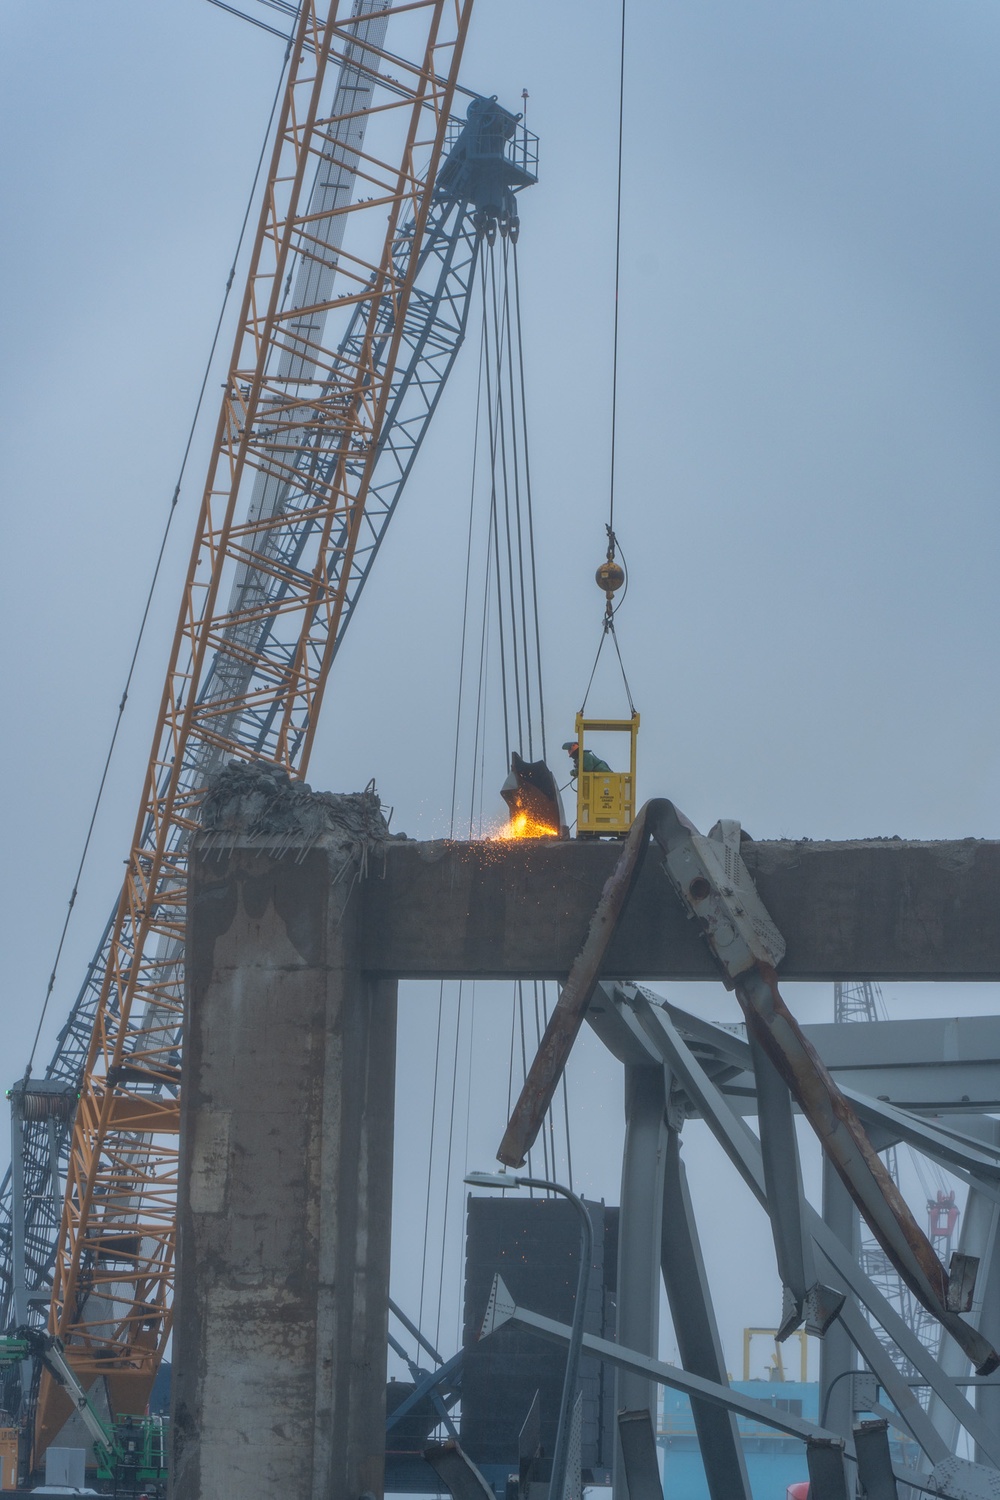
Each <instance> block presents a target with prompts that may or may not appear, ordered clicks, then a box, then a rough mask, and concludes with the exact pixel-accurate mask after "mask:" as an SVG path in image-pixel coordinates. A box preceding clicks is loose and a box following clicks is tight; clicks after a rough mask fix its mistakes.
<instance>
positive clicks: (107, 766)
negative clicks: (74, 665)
mask: <svg viewBox="0 0 1000 1500" xmlns="http://www.w3.org/2000/svg"><path fill="white" fill-rule="evenodd" d="M286 40H287V42H288V45H287V46H286V48H285V55H284V58H283V59H282V63H281V69H280V72H279V74H278V84H277V88H276V89H275V91H274V98H273V100H272V101H271V111H270V114H269V115H268V117H267V125H266V127H265V130H264V138H263V140H262V141H261V145H260V152H259V155H258V157H257V166H256V168H255V170H254V175H253V182H252V183H251V185H250V192H249V195H248V197H247V203H246V208H245V210H244V213H243V222H242V224H241V225H240V232H239V235H238V237H237V240H236V249H235V250H234V252H233V260H232V265H231V266H230V269H229V276H228V278H227V280H226V285H225V290H224V291H223V294H222V303H221V305H220V307H219V316H218V318H217V319H216V323H215V332H214V333H213V335H212V342H211V345H210V347H209V351H208V358H207V359H206V361H205V369H204V372H203V374H202V377H201V385H200V387H199V389H198V397H197V400H196V401H195V406H194V414H193V416H192V418H191V423H190V426H189V428H188V434H187V440H186V442H185V444H184V450H183V453H182V454H181V462H180V468H179V469H178V471H177V481H176V483H175V485H174V491H173V494H172V495H171V497H170V504H169V507H168V509H167V519H166V523H165V525H164V527H163V533H162V535H161V537H160V546H159V550H158V552H157V554H156V562H155V563H154V565H153V574H152V577H151V579H150V582H149V588H148V590H147V592H146V601H145V604H144V605H143V610H142V615H141V617H140V620H139V629H138V632H137V634H136V638H135V644H134V646H133V648H132V656H131V660H130V661H129V667H128V672H127V673H126V676H125V686H124V688H123V690H122V695H121V699H120V701H119V703H118V711H117V713H116V716H115V722H114V727H113V729H112V731H111V739H110V741H109V743H108V748H107V753H106V754H105V757H104V766H103V769H102V771H101V777H100V781H99V782H98V787H97V795H96V797H95V798H94V803H93V807H92V808H91V812H90V821H89V823H88V824H87V832H86V836H85V837H84V841H83V849H82V851H81V853H80V859H79V862H78V864H77V867H76V874H75V875H74V877H73V888H72V890H71V891H70V896H69V901H68V903H67V907H66V915H65V917H64V919H63V925H62V930H61V931H60V934H59V941H58V943H57V945H56V952H55V957H54V959H53V961H52V972H51V973H50V975H49V982H48V985H47V987H46V990H45V998H44V1000H43V1002H42V1010H41V1014H40V1016H39V1018H38V1026H37V1028H36V1030H35V1038H34V1041H33V1042H32V1044H31V1054H30V1056H29V1058H28V1066H27V1068H26V1069H25V1073H24V1076H25V1078H26V1079H27V1078H30V1077H31V1070H32V1067H33V1066H34V1061H35V1053H36V1051H37V1050H38V1042H39V1038H40V1037H41V1034H42V1027H43V1025H44V1024H45V1015H46V1011H47V1010H48V1006H49V1000H50V999H51V998H52V992H53V990H54V989H55V983H56V975H57V973H58V971H59V961H60V959H61V958H62V951H63V948H64V946H65V943H66V934H67V932H68V931H69V924H70V920H71V918H72V916H73V908H74V906H75V905H76V898H77V896H78V894H79V890H80V880H81V877H82V875H83V868H84V865H85V864H86V861H87V855H88V853H89V851H90V842H91V839H92V838H93V834H94V826H95V824H96V822H97V814H98V812H99V811H100V807H101V802H102V800H103V797H104V791H105V787H106V786H107V780H108V773H109V772H110V770H111V761H112V757H113V756H114V752H115V745H116V744H117V742H118V731H119V730H120V728H121V724H122V718H123V717H124V714H125V705H126V704H127V702H128V695H129V690H130V688H131V686H132V679H133V677H134V676H135V669H136V664H137V662H138V659H139V650H140V648H141V646H142V642H143V639H144V637H145V634H146V626H147V625H148V623H149V614H150V610H151V608H152V604H153V596H154V594H155V593H156V585H157V583H158V582H159V578H160V571H161V568H162V566H163V558H164V555H165V553H166V550H167V540H168V538H169V536H170V528H171V526H172V524H173V519H174V516H175V515H176V513H177V503H178V501H179V499H180V493H181V485H182V483H183V482H184V475H185V473H186V471H187V464H188V459H189V458H190V456H191V448H192V445H193V443H194V435H195V431H196V429H197V426H198V420H199V418H200V416H201V408H202V404H203V402H204V399H205V391H206V389H207V387H208V378H209V375H210V373H211V370H212V363H213V361H214V359H215V353H216V350H217V348H218V345H219V336H220V334H221V332H222V322H223V319H224V317H225V313H226V307H227V305H228V303H229V294H230V292H231V291H232V288H233V283H234V281H235V279H236V265H237V262H238V260H239V257H240V251H241V250H242V248H243V241H244V239H245V237H246V232H247V225H248V223H249V222H250V211H251V209H252V208H253V203H254V199H255V198H256V196H257V185H258V183H259V182H260V174H261V170H262V168H263V165H264V157H265V154H266V152H267V143H268V141H269V140H270V138H271V129H272V126H273V125H274V117H275V114H276V112H277V108H278V104H279V103H280V101H281V97H282V94H283V92H284V83H285V72H286V70H287V68H288V59H289V57H290V56H291V48H292V39H291V38H287V39H286Z"/></svg>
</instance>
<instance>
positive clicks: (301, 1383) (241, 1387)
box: [172, 834, 396, 1500]
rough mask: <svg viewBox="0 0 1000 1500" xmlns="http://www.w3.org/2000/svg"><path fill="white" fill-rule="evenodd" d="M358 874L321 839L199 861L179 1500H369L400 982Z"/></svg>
mask: <svg viewBox="0 0 1000 1500" xmlns="http://www.w3.org/2000/svg"><path fill="white" fill-rule="evenodd" d="M206 843H207V845H208V847H206ZM357 874H358V870H357V862H356V860H354V859H351V858H350V856H349V855H347V856H345V849H344V844H343V841H342V840H338V839H337V838H333V839H331V838H329V837H325V838H324V837H320V838H319V839H318V840H314V841H312V844H311V847H310V846H309V844H306V846H305V848H303V846H302V845H301V844H300V845H298V846H295V845H293V847H291V848H287V847H286V848H285V849H284V850H282V851H280V853H279V854H278V855H276V853H275V841H274V840H273V839H270V840H266V839H256V840H255V839H253V838H244V837H233V838H229V837H227V836H226V835H225V834H223V835H215V837H214V839H208V840H206V839H205V838H204V837H203V838H202V840H201V841H200V845H199V847H198V848H196V850H195V851H194V853H193V856H192V862H191V872H190V901H189V941H188V995H187V1014H186V1037H185V1054H184V1089H183V1099H182V1113H181V1164H180V1193H179V1198H180V1202H179V1222H178V1233H179V1247H178V1254H179V1262H180V1276H179V1286H178V1302H177V1318H176V1324H175V1331H174V1353H173V1360H174V1364H173V1383H174V1427H175V1437H174V1443H175V1452H174V1474H173V1490H172V1492H173V1496H174V1500H246V1497H247V1496H252V1497H253V1500H358V1497H359V1496H360V1495H363V1494H364V1493H365V1492H371V1493H373V1494H375V1495H381V1493H382V1484H383V1466H384V1459H383V1448H384V1441H385V1373H386V1372H385V1358H386V1354H385V1351H386V1333H387V1324H388V1306H387V1298H388V1284H389V1235H390V1218H391V1200H392V1133H393V1089H394V1076H395V1037H396V1024H395V1023H396V984H395V981H394V980H392V979H369V978H366V976H365V974H364V973H363V972H362V968H361V962H360V958H361V955H360V942H359V938H360V905H361V889H362V886H361V884H360V883H359V882H358V880H357V878H356V877H357Z"/></svg>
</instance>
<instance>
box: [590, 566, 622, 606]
mask: <svg viewBox="0 0 1000 1500" xmlns="http://www.w3.org/2000/svg"><path fill="white" fill-rule="evenodd" d="M594 577H595V578H596V580H597V587H598V588H599V589H602V590H603V591H604V593H605V594H607V596H608V598H609V599H610V598H611V595H612V594H617V592H618V590H619V589H620V588H621V586H622V584H623V583H624V582H625V569H624V568H623V567H622V566H621V564H620V563H616V562H615V561H614V559H613V558H611V557H609V558H607V559H606V560H605V561H604V562H602V563H601V566H600V567H599V568H598V570H597V572H596V573H595V574H594Z"/></svg>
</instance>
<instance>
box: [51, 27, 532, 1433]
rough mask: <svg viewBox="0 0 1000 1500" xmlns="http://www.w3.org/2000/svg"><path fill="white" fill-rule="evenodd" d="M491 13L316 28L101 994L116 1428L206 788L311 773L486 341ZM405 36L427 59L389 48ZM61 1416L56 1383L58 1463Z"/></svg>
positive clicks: (77, 1346) (86, 1208)
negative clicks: (436, 434) (223, 769)
mask: <svg viewBox="0 0 1000 1500" xmlns="http://www.w3.org/2000/svg"><path fill="white" fill-rule="evenodd" d="M471 4H472V0H463V3H458V4H456V3H455V0H451V3H445V0H416V3H414V0H409V3H405V4H400V5H392V4H389V5H383V4H381V3H378V4H377V5H376V4H375V3H372V0H356V3H355V5H354V6H353V8H352V9H351V10H350V11H349V12H348V11H347V10H346V9H345V8H344V7H341V6H339V5H337V4H336V3H320V0H312V3H310V0H306V3H305V4H304V5H303V7H302V11H301V14H300V18H299V23H298V30H297V34H296V39H295V44H294V46H293V49H292V54H291V58H290V63H289V81H288V87H287V89H286V93H285V98H284V104H283V108H282V112H281V116H280V120H279V123H278V126H277V131H276V137H275V144H274V151H273V157H272V161H271V169H270V174H269V179H268V182H267V186H266V189H265V194H264V202H263V207H262V212H261V218H260V223H259V226H258V231H257V236H256V241H255V245H254V249H253V252H252V259H251V269H250V274H249V278H248V282H247V288H246V293H245V297H244V301H243V306H242V309H241V314H240V321H239V327H238V332H237V337H236V341H235V348H234V354H233V359H232V362H231V366H230V371H229V375H228V378H227V381H226V385H225V391H224V397H223V403H222V410H221V413H220V417H219V423H218V428H217V433H216V439H215V445H214V450H213V458H212V462H211V467H210V471H209V476H208V481H207V484H206V488H205V493H204V498H203V502H202V507H201V512H200V517H199V522H198V530H197V536H196V540H195V545H194V548H193V552H192V556H191V561H190V566H189V571H188V575H187V580H186V584H185V589H184V596H183V604H182V609H181V613H180V618H179V621H178V627H177V632H176V636H175V640H174V644H173V649H172V653H171V658H170V663H169V668H168V672H167V677H166V682H165V686H164V691H163V697H162V703H161V709H160V718H159V725H158V729H157V734H156V738H155V741H154V747H153V752H152V756H151V760H150V765H149V770H148V773H147V778H146V784H145V790H144V793H143V799H142V805H141V810H140V814H139V818H138V822H137V827H136V834H135V839H134V844H133V849H132V853H131V856H130V859H129V862H128V869H127V875H126V880H125V885H124V889H123V892H122V896H121V900H120V903H119V906H118V909H117V912H116V915H115V917H114V920H113V924H112V927H111V930H110V932H109V934H108V939H107V942H106V943H105V944H102V949H101V952H100V955H99V957H98V959H97V960H95V964H94V965H93V966H92V971H91V974H90V975H89V976H88V983H87V985H85V987H84V992H83V994H82V995H81V1001H83V1000H84V998H85V997H86V1000H87V1001H89V1002H90V1003H91V1004H92V1005H93V1014H94V1024H93V1028H92V1033H91V1036H90V1039H89V1043H88V1049H87V1053H86V1056H85V1058H84V1059H83V1069H82V1082H81V1086H80V1099H79V1104H78V1106H77V1110H76V1119H75V1123H74V1128H73V1134H72V1138H71V1142H70V1149H69V1151H68V1160H67V1162H66V1178H67V1181H66V1195H65V1202H64V1208H63V1215H62V1225H61V1229H60V1232H59V1236H58V1244H57V1248H56V1253H55V1264H54V1281H53V1297H52V1310H51V1316H50V1328H51V1331H52V1332H53V1333H58V1334H59V1335H60V1337H61V1338H62V1339H63V1340H64V1342H65V1344H66V1346H67V1357H68V1358H69V1359H70V1361H71V1363H72V1365H73V1367H74V1369H75V1370H76V1371H77V1373H78V1375H79V1376H80V1378H81V1380H82V1381H83V1382H84V1383H85V1384H86V1383H87V1382H88V1381H89V1380H90V1379H91V1378H93V1377H95V1376H97V1375H103V1376H106V1377H107V1378H108V1383H109V1393H110V1395H111V1399H112V1404H113V1406H114V1408H115V1409H120V1410H141V1407H142V1404H144V1400H145V1392H147V1391H148V1388H149V1384H150V1382H151V1380H152V1376H153V1373H154V1372H155V1368H156V1363H157V1361H158V1358H159V1355H160V1353H161V1352H162V1349H163V1346H164V1344H165V1341H166V1339H167V1337H168V1333H169V1324H170V1285H171V1274H172V1261H173V1242H174V1220H175V1205H176V1177H177V1153H176V1129H177V1119H178V1109H177V1100H176V1089H177V1085H178V1082H179V1060H180V1053H179V1045H180V1036H181V1008H182V990H183V939H184V927H185V899H186V891H185V876H186V849H187V845H188V841H189V838H190V835H191V832H192V830H193V828H194V826H195V823H196V819H197V813H198V805H199V802H200V799H201V796H202V793H203V788H204V784H205V780H206V777H207V776H208V775H209V774H210V772H211V771H212V770H213V769H214V768H215V767H216V766H218V765H219V764H221V763H224V761H225V760H226V759H228V758H229V757H238V758H241V759H246V758H247V757H248V756H252V757H255V758H257V759H262V760H266V761H269V762H271V763H273V764H275V765H276V766H279V767H281V768H282V769H284V770H287V771H291V770H293V769H295V768H298V769H299V770H303V769H304V767H305V764H306V762H307V759H308V754H309V750H310V747H311V743H312V737H313V734H314V731H315V726H316V718H317V713H318V709H319V705H320V701H321V698H322V693H323V687H324V683H325V680H326V676H327V672H328V668H329V665H330V661H331V660H332V657H333V654H334V652H335V650H336V646H337V643H338V641H339V639H340V638H341V636H342V633H343V629H344V628H345V625H346V622H347V619H348V618H349V615H350V611H351V609H352V608H353V605H354V604H355V603H356V600H357V595H358V591H359V589H360V587H361V585H362V584H363V582H364V579H365V578H366V577H367V573H368V570H369V568H370V567H371V562H372V560H373V557H374V555H375V552H376V551H377V548H378V545H379V542H380V541H381V537H382V534H383V529H384V525H385V523H386V522H387V520H388V518H389V516H391V513H392V509H393V507H394V505H395V503H396V499H397V498H398V494H399V489H400V488H401V484H402V481H403V480H404V479H405V477H406V474H407V473H408V470H409V466H410V464H411V463H412V459H413V456H414V454H415V452H416V448H417V447H418V446H419V442H420V438H421V436H422V433H423V430H424V427H425V426H426V420H427V418H428V417H429V415H430V413H431V412H432V411H433V407H434V404H435V402H436V400H437V394H438V393H439V390H440V385H441V381H442V380H443V378H444V377H445V376H446V374H447V371H448V369H449V368H450V364H451V361H452V360H453V358H454V355H455V352H456V350H457V347H458V344H459V343H460V342H461V335H462V332H463V331H464V326H465V316H466V305H465V296H466V294H467V290H468V285H469V284H470V283H471V279H472V277H471V271H472V266H473V263H474V259H475V254H476V239H475V234H474V233H473V232H472V231H471V230H470V229H469V228H468V227H467V225H466V216H465V211H466V208H467V206H468V205H467V204H466V203H465V202H461V201H458V200H457V199H454V198H452V199H450V200H447V201H445V200H440V201H438V200H436V198H435V183H436V181H437V177H438V169H439V165H440V161H441V156H442V151H443V148H444V145H445V140H446V128H447V124H448V120H449V115H450V110H451V102H452V97H453V91H454V86H455V79H456V74H457V69H458V65H459V61H460V56H461V51H462V45H463V42H464V38H465V33H466V30H467V26H468V20H469V13H470V11H471ZM397 16H398V18H399V23H400V30H401V37H402V38H403V42H404V45H405V55H403V54H402V53H401V52H400V51H396V52H392V53H390V52H389V51H388V50H387V48H386V43H385V37H386V29H387V26H389V25H391V24H393V22H394V18H396V17H397ZM331 94H332V96H333V101H334V102H333V107H332V108H331V107H330V105H329V102H327V104H326V105H325V106H324V100H326V101H329V99H330V97H331ZM530 180H533V179H530ZM359 195H360V196H359ZM421 273H423V274H425V275H426V277H427V279H428V281H429V280H430V279H431V277H432V276H433V277H434V278H435V279H434V282H433V289H427V290H424V289H422V285H419V286H418V281H419V278H420V276H421ZM345 324H346V332H345ZM85 1009H86V1005H85V1004H83V1005H81V1004H78V1007H77V1008H76V1010H75V1013H74V1018H73V1025H72V1028H67V1030H66V1031H65V1032H64V1037H65V1040H66V1042H67V1048H66V1056H64V1057H62V1058H61V1060H60V1062H59V1066H60V1068H61V1069H62V1074H63V1076H68V1075H69V1074H71V1073H72V1066H71V1064H70V1062H69V1056H70V1054H71V1053H72V1052H73V1050H74V1047H75V1048H76V1049H79V1044H80V1039H81V1033H82V1031H83V1030H84V1028H83V1026H82V1024H81V1023H82V1020H83V1016H84V1012H85ZM61 1040H62V1039H61ZM50 1071H51V1069H50ZM29 1158H30V1153H29ZM25 1166H26V1169H27V1170H30V1169H31V1168H32V1166H34V1168H36V1169H38V1170H41V1168H40V1161H34V1162H32V1160H31V1159H26V1163H25ZM49 1171H50V1172H51V1152H50V1164H49ZM43 1259H44V1246H43V1245H42V1244H41V1243H40V1244H39V1246H38V1247H37V1251H36V1262H37V1263H38V1264H39V1268H41V1261H42V1260H43ZM58 1397H59V1393H58V1390H57V1389H56V1388H54V1387H53V1386H52V1384H51V1382H49V1381H43V1389H42V1395H41V1397H40V1405H39V1420H38V1440H39V1441H38V1445H39V1446H41V1447H44V1446H45V1443H46V1441H47V1439H48V1437H49V1436H50V1435H51V1433H52V1431H54V1429H55V1427H56V1426H58V1423H59V1421H60V1420H61V1412H60V1411H59V1399H58Z"/></svg>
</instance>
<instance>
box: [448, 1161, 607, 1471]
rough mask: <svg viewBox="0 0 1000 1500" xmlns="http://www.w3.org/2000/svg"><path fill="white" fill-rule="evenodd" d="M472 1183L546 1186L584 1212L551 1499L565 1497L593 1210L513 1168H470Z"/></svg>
mask: <svg viewBox="0 0 1000 1500" xmlns="http://www.w3.org/2000/svg"><path fill="white" fill-rule="evenodd" d="M465 1180H466V1182H467V1183H468V1184H469V1186H470V1187H494V1188H523V1187H526V1188H543V1189H544V1190H545V1191H546V1192H550V1193H558V1194H559V1195H560V1196H561V1197H563V1198H568V1199H569V1201H570V1203H572V1205H573V1207H574V1208H575V1209H576V1211H577V1213H578V1214H579V1215H580V1270H579V1273H578V1275H577V1279H576V1302H575V1303H574V1305H573V1326H572V1330H571V1332H570V1339H569V1350H568V1352H567V1355H566V1376H565V1379H564V1380H563V1392H562V1404H561V1406H560V1408H559V1426H558V1427H557V1428H556V1446H555V1452H554V1453H553V1455H552V1478H551V1479H550V1480H549V1500H564V1497H565V1494H566V1468H567V1465H568V1462H569V1434H570V1428H571V1426H572V1424H573V1402H574V1399H575V1397H576V1384H577V1375H578V1372H579V1369H580V1349H581V1348H582V1346H583V1324H584V1319H585V1318H586V1315H587V1282H588V1281H589V1279H590V1266H591V1261H592V1260H593V1252H594V1226H593V1224H592V1223H591V1222H590V1213H589V1211H588V1209H587V1205H586V1204H585V1203H584V1201H583V1199H582V1198H578V1197H577V1195H576V1193H574V1192H573V1191H572V1189H570V1188H568V1187H563V1185H562V1183H560V1182H548V1181H546V1179H545V1178H543V1177H518V1176H517V1175H516V1174H515V1175H512V1174H510V1173H509V1172H468V1173H466V1177H465Z"/></svg>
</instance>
